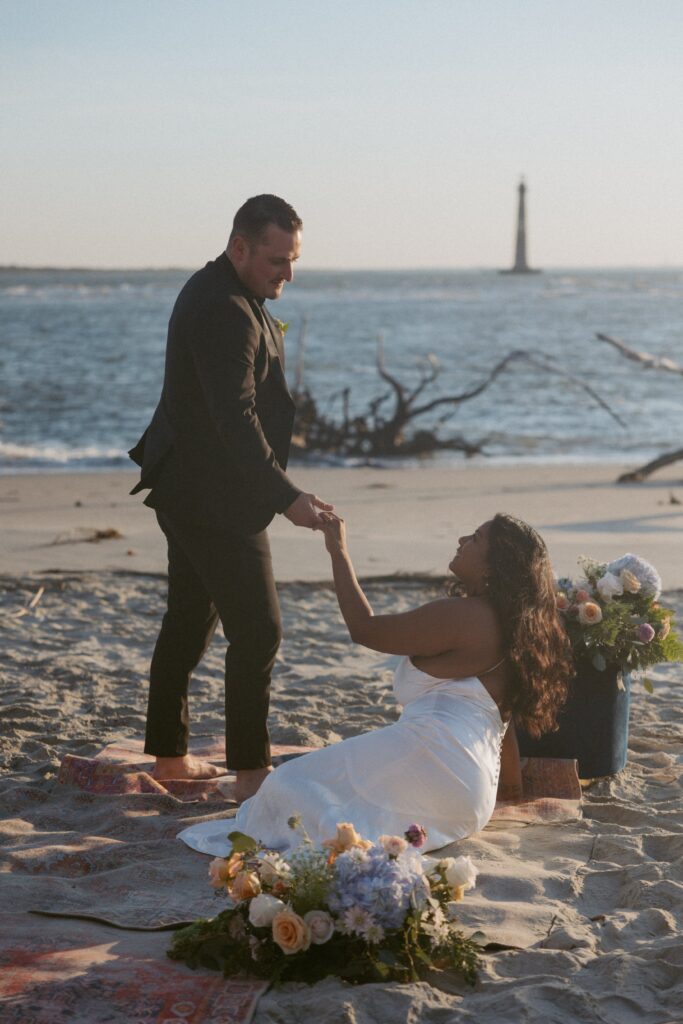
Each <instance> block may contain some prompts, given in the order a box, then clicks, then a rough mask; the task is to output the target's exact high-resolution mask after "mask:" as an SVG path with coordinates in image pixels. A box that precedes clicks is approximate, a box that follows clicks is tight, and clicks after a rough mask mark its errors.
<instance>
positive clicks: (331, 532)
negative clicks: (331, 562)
mask: <svg viewBox="0 0 683 1024" xmlns="http://www.w3.org/2000/svg"><path fill="white" fill-rule="evenodd" d="M319 518H320V520H321V522H322V531H323V533H324V534H325V547H326V548H327V550H328V551H329V553H330V554H331V555H332V554H334V553H335V552H336V551H346V526H345V524H344V520H343V519H342V518H341V517H340V516H337V515H335V514H334V512H321V513H319Z"/></svg>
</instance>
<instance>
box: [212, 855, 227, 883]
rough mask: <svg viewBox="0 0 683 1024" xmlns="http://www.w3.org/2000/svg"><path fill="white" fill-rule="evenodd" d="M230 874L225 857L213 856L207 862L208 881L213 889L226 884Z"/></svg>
mask: <svg viewBox="0 0 683 1024" xmlns="http://www.w3.org/2000/svg"><path fill="white" fill-rule="evenodd" d="M229 878H230V874H229V871H228V862H227V860H226V859H225V857H214V859H213V860H212V861H211V863H210V864H209V883H210V884H211V885H212V886H213V888H214V889H222V888H223V887H224V886H225V885H227V883H228V880H229Z"/></svg>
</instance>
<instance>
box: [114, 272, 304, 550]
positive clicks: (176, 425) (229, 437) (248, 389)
mask: <svg viewBox="0 0 683 1024" xmlns="http://www.w3.org/2000/svg"><path fill="white" fill-rule="evenodd" d="M294 411H295V407H294V401H293V399H292V396H291V395H290V393H289V389H288V388H287V383H286V381H285V376H284V348H283V344H282V336H281V333H280V330H279V329H278V327H277V326H276V325H275V323H274V321H273V319H272V317H271V316H270V314H269V313H268V311H267V310H266V309H265V307H264V305H263V302H262V301H261V300H258V299H256V298H254V297H253V296H252V295H251V294H250V293H249V292H248V291H247V289H246V288H245V287H244V285H243V284H242V283H241V281H240V279H239V277H238V276H237V273H236V272H235V269H234V267H233V265H232V263H231V262H230V260H229V259H228V257H227V256H226V255H225V253H223V254H222V255H220V256H219V257H218V259H216V260H212V261H211V262H210V263H207V265H206V266H205V267H204V268H203V269H202V270H199V271H198V272H197V273H196V274H194V275H193V276H192V277H191V278H190V280H189V281H188V282H187V283H186V284H185V286H184V287H183V289H182V291H181V292H180V295H179V296H178V298H177V300H176V304H175V307H174V309H173V313H172V315H171V319H170V321H169V326H168V343H167V348H166V369H165V373H164V385H163V389H162V392H161V399H160V401H159V404H158V406H157V409H156V411H155V413H154V416H153V417H152V421H151V423H150V424H149V426H148V427H147V430H146V431H145V433H144V434H143V436H142V437H141V438H140V440H139V441H138V443H137V445H136V446H135V447H134V448H133V449H131V451H130V452H129V455H130V457H131V458H132V459H133V461H134V462H136V463H137V464H138V465H139V466H140V467H141V469H142V472H141V477H140V482H139V483H138V484H137V486H136V487H134V488H133V490H132V491H131V494H135V493H137V492H138V491H140V490H142V489H144V488H151V490H150V493H149V495H148V496H147V498H146V499H145V504H146V505H149V506H150V507H151V508H155V509H159V510H160V511H164V512H166V513H168V514H169V515H176V516H179V517H182V518H183V519H185V520H189V521H191V522H197V523H199V524H205V525H207V526H218V527H221V526H228V527H232V528H233V529H235V530H237V531H239V532H243V533H256V532H258V531H260V530H263V529H265V527H266V526H267V525H268V523H269V522H270V521H271V519H272V518H273V516H274V515H275V513H276V512H283V511H284V510H285V509H286V508H288V507H289V505H291V503H292V502H293V501H294V499H295V498H296V497H297V495H298V494H299V493H300V491H299V489H298V488H297V487H295V486H294V484H293V483H292V482H291V480H289V478H288V477H287V475H286V473H285V469H286V466H287V456H288V452H289V444H290V441H291V436H292V426H293V423H294Z"/></svg>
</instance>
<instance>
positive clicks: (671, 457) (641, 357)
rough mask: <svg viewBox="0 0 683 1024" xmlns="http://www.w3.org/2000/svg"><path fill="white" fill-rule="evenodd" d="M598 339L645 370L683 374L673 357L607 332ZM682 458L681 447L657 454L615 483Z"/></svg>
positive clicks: (635, 480) (638, 479)
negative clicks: (659, 354)
mask: <svg viewBox="0 0 683 1024" xmlns="http://www.w3.org/2000/svg"><path fill="white" fill-rule="evenodd" d="M595 336H596V338H597V339H598V341H605V342H607V344H608V345H612V346H613V348H615V349H616V350H617V352H619V354H620V355H622V356H624V358H625V359H630V360H632V361H633V362H634V363H639V364H640V365H641V366H642V367H643V368H644V369H646V370H664V371H665V372H666V373H677V374H679V375H681V376H683V366H679V365H678V363H675V362H674V361H673V359H667V358H666V357H663V356H653V355H652V354H651V353H650V352H639V351H638V350H637V349H635V348H631V347H630V345H627V344H626V343H625V342H623V341H621V339H620V338H612V337H611V336H610V335H609V334H602V333H601V332H598V333H597V334H596V335H595ZM682 459H683V448H679V449H677V450H676V451H675V452H665V453H664V455H660V456H658V458H656V459H652V461H651V462H646V463H645V465H643V466H638V468H637V469H633V470H631V471H630V472H628V473H622V474H621V476H620V477H618V478H617V483H620V484H637V483H641V482H642V481H643V480H645V478H646V477H648V476H650V475H651V474H652V473H654V472H656V471H657V470H658V469H662V468H663V467H664V466H670V465H672V463H674V462H680V461H681V460H682Z"/></svg>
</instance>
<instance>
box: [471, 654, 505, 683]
mask: <svg viewBox="0 0 683 1024" xmlns="http://www.w3.org/2000/svg"><path fill="white" fill-rule="evenodd" d="M504 661H505V658H501V659H500V661H497V662H496V664H495V665H492V666H491V668H487V669H486V671H485V672H479V674H478V675H477V678H478V679H481V677H482V676H487V675H488V674H489V672H495V670H496V669H497V668H500V666H501V665H502V664H503V662H504Z"/></svg>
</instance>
